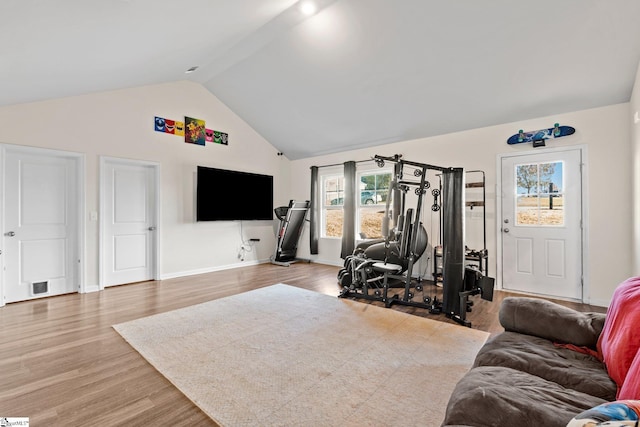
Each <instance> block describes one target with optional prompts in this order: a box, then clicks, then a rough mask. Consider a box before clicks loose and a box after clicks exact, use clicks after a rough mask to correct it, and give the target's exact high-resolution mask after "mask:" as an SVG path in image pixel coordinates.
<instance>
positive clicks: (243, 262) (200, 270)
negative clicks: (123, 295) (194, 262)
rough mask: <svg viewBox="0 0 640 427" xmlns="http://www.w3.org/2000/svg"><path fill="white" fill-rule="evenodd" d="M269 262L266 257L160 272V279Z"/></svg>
mask: <svg viewBox="0 0 640 427" xmlns="http://www.w3.org/2000/svg"><path fill="white" fill-rule="evenodd" d="M267 262H270V261H269V260H268V259H263V260H259V261H242V262H236V263H233V264H227V265H218V266H215V267H207V268H199V269H197V270H189V271H179V272H176V273H167V274H161V275H160V280H167V279H177V278H178V277H186V276H195V275H197V274H205V273H213V272H215V271H223V270H231V269H232V268H239V267H248V266H250V265H258V264H264V263H267Z"/></svg>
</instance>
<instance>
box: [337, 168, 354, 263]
mask: <svg viewBox="0 0 640 427" xmlns="http://www.w3.org/2000/svg"><path fill="white" fill-rule="evenodd" d="M356 193H357V189H356V162H345V163H344V205H343V206H342V209H343V211H344V218H343V222H342V250H341V252H340V258H342V259H344V258H346V257H347V256H349V255H351V254H353V249H354V248H355V242H356V197H357V196H356Z"/></svg>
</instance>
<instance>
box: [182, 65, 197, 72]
mask: <svg viewBox="0 0 640 427" xmlns="http://www.w3.org/2000/svg"><path fill="white" fill-rule="evenodd" d="M197 69H198V66H197V65H196V66H195V67H191V68H189V69H188V70H187V71H185V74H189V73H193V72H194V71H195V70H197Z"/></svg>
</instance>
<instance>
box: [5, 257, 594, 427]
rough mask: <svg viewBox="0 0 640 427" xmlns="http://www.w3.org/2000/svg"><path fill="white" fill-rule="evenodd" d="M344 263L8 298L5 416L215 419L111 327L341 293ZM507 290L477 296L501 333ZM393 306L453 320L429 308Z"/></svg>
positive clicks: (478, 317)
mask: <svg viewBox="0 0 640 427" xmlns="http://www.w3.org/2000/svg"><path fill="white" fill-rule="evenodd" d="M337 271H338V268H337V267H332V266H326V265H321V264H307V263H297V264H293V265H292V266H291V267H280V266H274V265H270V264H262V265H258V266H249V267H244V268H238V269H233V270H226V271H220V272H215V273H209V274H203V275H198V276H190V277H184V278H178V279H171V280H164V281H158V282H144V283H137V284H130V285H123V286H117V287H112V288H108V289H106V290H105V291H103V292H97V293H91V294H70V295H62V296H57V297H51V298H45V299H39V300H33V301H25V302H19V303H13V304H8V305H6V306H5V307H3V308H0V325H1V327H0V328H1V329H0V416H1V417H29V418H30V421H31V425H32V426H65V427H69V426H96V425H100V426H115V425H128V426H150V425H171V426H214V425H216V424H215V423H214V422H213V421H212V420H211V419H209V418H208V417H207V416H206V415H205V414H204V413H203V412H202V411H200V410H199V409H198V408H197V407H196V406H195V405H194V404H193V403H191V402H190V401H189V400H188V399H187V398H186V397H184V396H183V395H182V394H181V393H180V392H179V391H178V390H177V389H176V388H175V387H173V385H171V384H170V383H169V382H168V381H167V380H166V379H165V378H164V377H163V376H162V375H160V374H159V373H157V372H156V371H155V369H154V368H152V367H151V366H150V365H149V364H148V363H147V362H146V361H145V360H144V359H143V358H142V357H141V356H140V355H139V354H138V353H137V352H136V351H135V350H133V349H132V348H131V347H130V346H129V345H128V344H127V343H126V342H125V341H124V340H123V339H122V338H121V337H120V335H118V334H117V333H116V332H115V330H114V329H113V328H112V327H111V326H112V325H114V324H117V323H122V322H126V321H129V320H133V319H138V318H141V317H145V316H149V315H152V314H155V313H161V312H165V311H169V310H174V309H177V308H182V307H186V306H190V305H194V304H198V303H201V302H205V301H210V300H214V299H217V298H222V297H225V296H229V295H233V294H237V293H240V292H245V291H248V290H252V289H257V288H261V287H264V286H269V285H272V284H275V283H287V284H289V285H293V286H299V287H301V288H305V289H310V290H313V291H317V292H322V293H325V294H328V295H338V293H339V287H338V285H337V281H336V274H337ZM429 288H430V289H431V288H432V289H433V292H437V288H436V287H434V286H430V287H429ZM508 295H509V294H508V293H506V292H496V295H495V299H494V301H493V302H491V303H488V302H486V301H480V299H479V298H474V301H476V303H475V305H474V308H473V311H472V312H471V313H469V314H468V317H467V318H468V320H470V321H471V322H472V324H473V327H474V328H477V329H481V330H485V331H488V332H491V333H497V332H499V331H501V328H500V325H499V323H498V320H497V312H498V308H499V305H500V301H502V299H503V298H504V297H505V296H508ZM561 303H562V302H561ZM374 304H379V303H374ZM562 304H565V305H568V306H570V307H573V308H576V309H578V310H581V311H601V312H602V311H604V309H602V308H598V307H591V306H586V305H581V304H574V303H562ZM392 309H394V310H396V309H397V310H402V311H406V312H410V313H412V314H415V315H419V316H424V317H429V318H433V319H436V320H440V321H446V322H451V320H450V319H447V318H446V317H445V316H442V315H431V314H429V313H428V312H426V310H424V309H416V308H411V307H402V306H394V307H393V308H392ZM461 327H462V326H461ZM170 345H171V343H170V342H167V346H170Z"/></svg>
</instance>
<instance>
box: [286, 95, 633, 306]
mask: <svg viewBox="0 0 640 427" xmlns="http://www.w3.org/2000/svg"><path fill="white" fill-rule="evenodd" d="M466 114H472V112H466ZM628 116H629V104H626V103H625V104H618V105H613V106H608V107H603V108H597V109H591V110H585V111H578V112H573V113H568V114H560V115H557V116H552V117H543V118H539V119H535V120H527V121H522V122H516V123H509V124H504V125H499V126H492V127H487V128H482V129H474V130H470V131H465V132H458V133H453V134H448V135H442V136H437V137H432V138H423V139H417V140H411V141H404V142H400V143H394V144H388V145H384V146H380V147H377V148H372V149H361V150H354V151H350V152H347V153H340V154H333V155H327V156H321V157H316V158H311V159H303V160H297V161H292V162H291V176H292V177H295V179H293V180H292V182H291V191H292V195H293V197H294V198H298V199H305V198H308V197H309V187H310V182H309V176H310V173H309V167H310V166H312V165H324V164H333V163H340V162H343V161H345V160H362V159H367V158H370V157H371V156H373V155H376V154H379V155H386V156H390V155H393V154H402V155H403V158H404V159H407V160H412V161H416V162H421V163H428V164H433V165H439V166H447V167H449V166H451V167H463V168H465V169H466V170H472V169H481V170H484V171H485V172H486V179H487V187H488V188H487V204H488V206H487V214H488V215H487V221H488V223H487V233H488V245H487V246H488V249H489V256H490V265H489V270H490V271H489V272H490V274H491V275H494V274H495V271H496V268H497V265H496V250H497V248H496V244H497V243H496V241H497V239H496V211H495V206H496V191H495V189H496V160H497V156H498V155H499V154H504V153H515V152H518V151H524V150H531V149H532V147H531V145H529V144H518V145H512V146H510V145H507V143H506V139H507V138H508V137H509V136H511V135H512V134H514V133H516V132H517V131H518V129H525V130H528V129H539V128H544V127H549V126H551V125H553V123H555V122H560V123H561V124H566V125H570V126H574V127H575V128H576V134H575V135H572V136H570V137H566V138H562V139H558V140H554V141H551V142H549V144H548V146H550V147H551V146H569V145H584V146H586V147H587V156H588V157H587V162H588V165H587V166H588V167H587V173H588V176H587V177H586V180H587V189H588V195H587V198H588V201H589V202H588V206H587V211H588V216H587V218H588V223H587V224H586V234H587V243H588V253H587V259H586V260H585V269H586V276H587V277H586V278H587V280H588V283H587V286H586V291H587V293H586V295H585V299H586V301H587V302H591V303H593V304H598V305H605V306H606V305H608V303H609V301H610V298H611V294H612V292H613V290H614V288H615V286H616V285H617V284H618V283H620V282H621V281H622V280H624V279H626V278H627V277H628V276H629V275H630V274H631V266H632V257H631V248H632V233H631V232H630V230H631V229H632V215H631V209H632V203H631V195H632V190H631V176H632V173H631V146H630V144H629V141H630V135H629V118H628ZM540 150H542V148H540ZM427 200H428V198H427ZM426 208H427V209H428V206H427V207H426ZM467 211H468V208H467ZM429 215H430V214H425V215H424V216H423V221H424V222H425V228H426V229H427V231H429V230H430V226H429V224H428V222H429ZM467 218H469V215H468V216H467ZM467 222H469V221H467ZM473 225H477V221H474V224H473ZM307 236H308V235H307V233H306V232H305V235H304V236H303V238H304V239H308V237H307ZM430 237H431V240H434V239H433V236H430ZM306 241H307V240H305V241H304V242H305V243H303V244H301V245H300V246H299V247H300V251H301V252H303V251H304V252H306V253H304V254H303V253H301V256H305V257H308V256H309V255H308V254H309V251H308V245H307V244H306ZM339 248H340V245H339V242H338V241H335V240H322V241H321V242H320V245H319V249H320V254H319V255H317V256H315V257H314V258H316V260H318V261H321V262H326V263H330V264H338V265H339V264H341V260H340V258H339V252H340V249H339ZM420 268H421V270H423V269H424V267H420ZM427 271H430V269H428V270H427Z"/></svg>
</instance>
